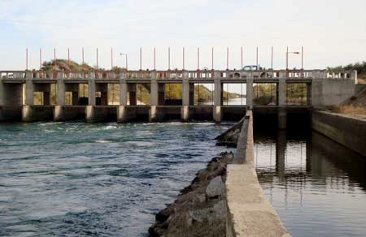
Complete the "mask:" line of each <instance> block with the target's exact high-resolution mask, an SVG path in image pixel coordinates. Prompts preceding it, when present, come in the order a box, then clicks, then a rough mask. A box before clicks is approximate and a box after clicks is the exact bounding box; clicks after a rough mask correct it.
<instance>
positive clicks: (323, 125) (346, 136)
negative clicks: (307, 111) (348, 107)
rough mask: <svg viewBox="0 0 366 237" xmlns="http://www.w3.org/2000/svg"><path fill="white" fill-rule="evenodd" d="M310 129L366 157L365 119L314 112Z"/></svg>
mask: <svg viewBox="0 0 366 237" xmlns="http://www.w3.org/2000/svg"><path fill="white" fill-rule="evenodd" d="M312 128H313V129H314V130H315V131H317V132H319V133H321V134H323V135H325V136H327V137H329V138H331V139H333V140H334V141H336V142H338V143H340V144H342V145H344V146H346V147H348V148H349V149H351V150H353V151H355V152H357V153H359V154H361V155H363V156H366V119H357V118H353V117H349V116H346V115H341V114H335V113H330V112H324V111H314V112H313V115H312Z"/></svg>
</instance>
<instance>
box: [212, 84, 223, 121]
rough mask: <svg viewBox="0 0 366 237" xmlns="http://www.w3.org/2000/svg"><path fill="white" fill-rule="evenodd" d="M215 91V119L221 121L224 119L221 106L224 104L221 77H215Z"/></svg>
mask: <svg viewBox="0 0 366 237" xmlns="http://www.w3.org/2000/svg"><path fill="white" fill-rule="evenodd" d="M214 83H215V93H214V108H213V119H214V121H215V122H217V123H219V122H221V120H222V113H221V106H222V83H221V80H220V78H215V82H214Z"/></svg>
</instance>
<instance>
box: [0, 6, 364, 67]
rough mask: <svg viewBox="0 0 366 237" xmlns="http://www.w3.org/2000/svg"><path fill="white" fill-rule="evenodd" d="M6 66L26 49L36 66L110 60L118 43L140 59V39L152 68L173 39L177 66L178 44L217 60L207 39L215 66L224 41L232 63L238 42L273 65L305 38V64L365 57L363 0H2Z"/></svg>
mask: <svg viewBox="0 0 366 237" xmlns="http://www.w3.org/2000/svg"><path fill="white" fill-rule="evenodd" d="M0 9H1V12H0V29H1V31H0V34H1V35H0V69H1V70H16V69H24V68H25V49H26V48H29V52H30V67H31V68H38V67H39V49H40V48H42V50H43V59H44V60H49V59H51V58H52V57H53V48H56V52H57V58H67V48H70V52H71V58H72V59H74V60H75V61H78V62H80V61H81V48H82V47H84V48H85V54H86V55H85V56H86V61H87V62H88V63H89V64H91V65H95V64H96V55H95V54H96V53H95V51H96V50H95V49H96V48H97V47H98V48H99V62H100V63H99V64H100V66H101V67H105V68H109V67H110V49H111V48H113V49H114V64H118V65H121V64H124V61H123V58H122V57H121V56H120V55H119V53H120V52H123V53H128V56H129V68H130V69H131V68H135V69H138V68H139V60H138V58H139V57H138V54H139V48H140V47H142V48H143V68H144V69H146V68H150V69H152V68H153V60H152V59H153V48H154V47H156V50H157V68H159V69H167V67H168V62H167V54H168V53H167V52H168V50H167V48H168V47H169V46H170V47H171V68H181V67H182V47H183V46H184V47H185V48H186V67H187V68H191V69H196V68H197V48H198V47H199V48H200V67H201V68H203V67H209V68H210V67H211V56H210V54H211V47H214V48H215V60H214V62H215V67H216V68H220V69H221V68H222V69H224V68H226V47H229V48H230V62H229V64H230V68H239V67H240V47H241V46H243V47H244V64H245V65H250V64H255V55H256V53H255V52H256V46H259V63H260V65H262V66H264V67H269V66H270V48H271V46H274V65H275V68H284V67H285V51H286V46H287V45H288V46H289V47H290V50H291V51H298V50H300V49H301V46H304V49H305V53H304V58H305V68H307V69H310V68H324V67H326V66H333V65H340V64H348V63H353V62H357V61H366V13H365V10H366V1H365V0H348V1H341V0H276V1H274V0H120V1H117V0H103V1H102V0H89V1H81V0H80V1H76V0H0ZM300 58H301V57H300V56H298V55H290V60H289V62H290V67H300Z"/></svg>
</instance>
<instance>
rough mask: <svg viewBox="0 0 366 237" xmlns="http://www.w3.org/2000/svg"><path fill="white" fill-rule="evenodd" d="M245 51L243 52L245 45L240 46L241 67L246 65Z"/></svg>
mask: <svg viewBox="0 0 366 237" xmlns="http://www.w3.org/2000/svg"><path fill="white" fill-rule="evenodd" d="M243 58H244V53H243V47H240V68H241V69H243V67H244V59H243Z"/></svg>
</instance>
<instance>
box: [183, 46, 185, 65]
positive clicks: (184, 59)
mask: <svg viewBox="0 0 366 237" xmlns="http://www.w3.org/2000/svg"><path fill="white" fill-rule="evenodd" d="M184 69H185V50H184V47H183V70H184Z"/></svg>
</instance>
